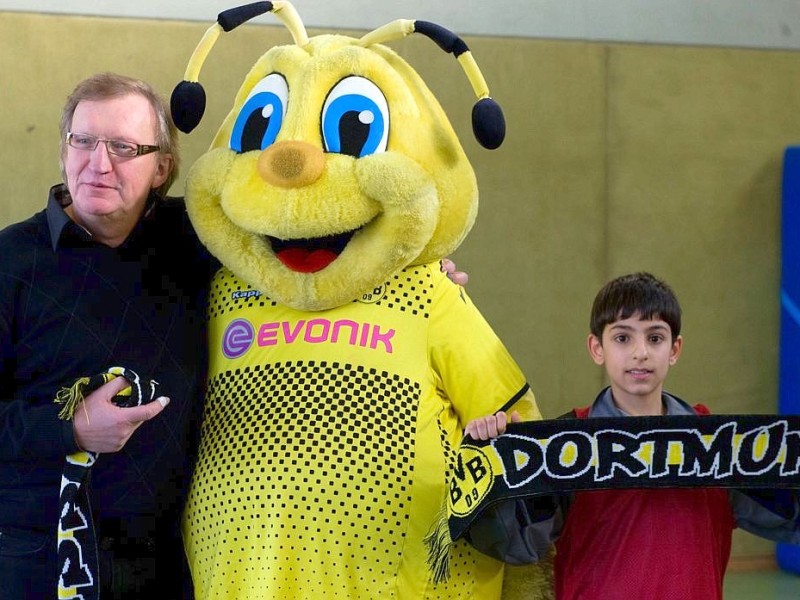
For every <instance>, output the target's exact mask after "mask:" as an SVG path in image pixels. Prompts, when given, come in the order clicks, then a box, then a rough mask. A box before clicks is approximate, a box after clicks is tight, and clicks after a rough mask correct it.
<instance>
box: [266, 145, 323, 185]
mask: <svg viewBox="0 0 800 600" xmlns="http://www.w3.org/2000/svg"><path fill="white" fill-rule="evenodd" d="M324 168H325V155H324V154H323V153H322V150H320V149H319V148H317V147H316V146H312V145H311V144H309V143H308V142H302V141H288V142H276V143H275V144H273V145H272V146H270V147H269V148H267V149H266V150H264V152H262V153H261V156H259V157H258V172H259V174H260V175H261V178H262V179H264V181H266V182H267V183H271V184H272V185H277V186H279V187H282V188H299V187H303V186H306V185H309V184H312V183H314V182H315V181H316V180H317V179H319V176H320V175H322V170H323V169H324Z"/></svg>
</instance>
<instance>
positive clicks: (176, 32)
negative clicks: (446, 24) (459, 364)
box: [0, 12, 800, 556]
mask: <svg viewBox="0 0 800 600" xmlns="http://www.w3.org/2000/svg"><path fill="white" fill-rule="evenodd" d="M209 24H210V23H184V22H174V21H138V20H118V19H100V18H85V17H63V16H61V17H54V16H44V15H28V14H24V13H2V12H0V36H2V39H3V40H4V43H3V45H2V47H0V73H2V81H3V85H2V96H1V97H0V100H1V101H2V107H3V118H2V119H1V120H0V139H2V140H3V143H2V144H0V169H2V173H3V175H4V184H5V186H4V188H5V189H4V192H5V193H4V198H3V200H2V202H0V223H8V222H11V221H14V220H18V219H21V218H23V217H26V216H28V215H29V214H31V213H32V212H34V211H36V210H39V209H40V208H42V207H43V205H44V202H45V197H46V193H47V189H48V188H49V186H50V185H51V184H52V183H54V182H56V181H57V180H58V177H59V175H58V168H57V147H58V140H57V135H58V117H59V112H60V108H61V105H62V103H63V101H64V99H65V97H66V95H67V94H68V93H69V91H70V90H71V89H72V86H73V85H74V83H75V82H76V81H77V80H78V79H80V78H82V77H84V76H86V75H88V74H91V73H93V72H96V71H100V70H115V71H121V72H125V73H128V74H131V75H135V76H139V77H142V78H144V79H147V80H149V81H151V82H152V83H154V84H155V85H156V86H157V87H158V88H159V89H160V90H161V91H162V92H163V93H164V94H165V95H169V93H170V92H171V90H172V88H173V86H174V85H175V83H177V82H178V81H179V80H180V79H181V78H182V75H183V70H184V67H185V65H186V61H187V59H188V57H189V55H190V54H191V52H192V50H193V49H194V46H195V44H196V43H197V42H198V40H199V39H200V36H201V35H202V33H203V32H204V31H205V29H206V27H207V26H208V25H209ZM311 33H312V34H313V33H314V32H313V31H311ZM288 41H289V37H288V35H287V33H286V32H285V31H283V30H282V29H280V28H278V27H265V26H245V27H242V28H240V29H239V30H236V31H235V32H233V33H230V34H226V35H225V36H223V37H222V39H220V41H219V42H218V43H217V45H216V47H215V48H214V51H213V52H212V54H211V55H210V57H209V59H208V60H207V61H206V63H205V66H204V69H203V72H202V74H201V81H202V82H203V85H204V87H205V89H206V92H207V94H208V100H209V106H208V109H207V112H206V117H205V119H204V121H203V122H202V123H201V125H200V126H199V127H198V129H197V130H196V131H195V132H194V133H192V134H191V135H190V136H184V138H183V145H184V155H185V159H186V162H185V165H186V167H185V168H184V170H183V172H184V173H185V172H186V168H188V165H189V164H191V162H192V161H193V160H194V159H195V158H196V157H197V156H199V154H200V153H201V152H202V151H203V149H204V148H205V146H206V145H207V144H208V143H209V142H210V140H211V137H212V135H213V132H214V129H215V126H216V124H217V123H218V122H219V121H221V119H222V118H223V116H224V115H225V114H226V113H227V110H228V104H229V102H230V101H231V99H232V97H233V94H234V92H235V91H236V89H237V87H238V84H239V81H240V79H241V78H242V77H243V76H244V74H245V73H246V72H247V70H248V69H249V67H250V66H251V65H252V64H253V63H254V62H255V60H256V58H257V57H258V56H259V55H260V54H261V53H262V52H264V51H265V50H266V49H267V48H268V47H270V46H271V45H274V44H280V43H288ZM466 41H467V42H468V44H469V45H470V47H471V48H472V50H473V53H474V55H475V56H476V58H477V60H478V62H479V64H480V66H481V68H482V70H483V72H484V75H485V76H486V78H487V80H488V82H489V86H490V88H491V90H492V93H493V95H494V97H495V98H496V99H497V100H498V101H499V102H500V104H501V105H502V106H503V108H504V110H505V114H506V119H507V123H508V136H507V139H506V142H505V144H504V145H503V146H502V147H501V148H500V149H498V150H496V151H493V152H491V151H486V150H483V149H481V148H480V147H478V145H477V144H476V143H475V142H474V140H473V138H472V135H471V132H470V125H469V122H470V116H469V115H470V111H471V108H472V104H473V102H474V97H473V95H472V92H471V89H470V87H469V85H468V83H467V81H466V79H465V78H464V76H463V73H462V71H461V70H460V68H458V66H457V65H456V63H455V61H454V59H453V58H452V57H451V56H448V55H445V54H444V53H442V52H440V51H439V50H438V48H437V47H436V46H435V45H434V44H433V43H432V42H430V41H429V40H427V39H424V38H422V37H414V38H410V39H406V40H404V41H402V42H399V43H396V44H392V46H393V47H394V48H395V49H397V50H398V51H399V52H400V53H401V54H402V55H404V56H405V57H406V58H407V59H408V60H409V62H410V63H411V64H412V65H413V66H414V67H416V68H417V69H418V70H419V72H420V73H421V74H422V75H423V76H424V77H425V78H426V80H427V81H428V83H429V85H430V87H431V88H432V89H433V90H434V92H436V93H437V94H438V96H439V97H440V99H441V101H442V104H443V105H444V107H445V109H446V110H447V112H448V114H449V115H450V117H451V120H452V121H453V124H454V126H455V127H456V129H457V130H458V131H459V132H460V133H461V136H462V141H463V143H464V145H465V147H466V149H467V152H468V154H469V155H470V156H471V157H472V159H473V162H474V165H475V168H476V171H477V174H478V180H479V183H480V186H481V190H482V192H481V212H480V214H479V216H478V222H477V224H476V226H475V228H474V229H473V231H472V233H471V234H470V236H469V237H468V238H467V240H466V242H465V243H464V244H463V246H462V247H461V248H460V249H459V250H458V252H457V253H456V255H455V258H456V260H457V262H458V264H459V266H460V267H463V268H465V269H467V270H468V271H469V273H470V276H471V281H470V283H469V286H468V291H469V293H470V295H471V296H472V297H473V299H474V300H475V301H476V303H477V304H478V306H479V307H480V308H481V309H482V311H483V312H484V314H485V315H486V317H487V319H488V320H489V321H490V323H492V325H493V326H494V327H495V329H496V330H497V332H498V333H499V334H500V336H501V337H502V338H503V339H504V341H505V342H506V344H507V345H508V347H509V348H510V349H511V351H512V352H513V354H514V355H515V356H516V357H517V359H518V360H519V362H520V364H521V365H522V367H523V369H524V370H525V372H526V373H527V375H528V377H529V379H530V382H531V384H532V386H533V389H534V391H535V392H536V394H537V397H538V399H539V401H540V404H541V407H542V410H543V412H544V413H545V415H547V416H557V415H559V414H561V413H562V412H564V411H565V410H567V409H569V408H571V407H573V406H577V405H583V404H587V403H589V402H590V401H591V400H592V399H593V398H594V395H595V393H596V392H597V391H598V390H599V388H600V387H601V386H602V385H603V384H604V379H603V374H602V372H601V371H599V370H598V368H597V367H595V366H594V365H593V364H592V363H591V361H590V360H589V358H588V355H587V354H586V351H585V349H584V341H585V337H586V333H587V321H588V311H589V307H590V304H591V300H592V298H593V296H594V293H595V292H596V290H597V289H598V288H599V287H600V285H602V283H603V282H604V281H605V280H606V279H607V278H609V277H612V276H616V275H619V274H621V273H623V272H626V271H631V270H640V269H645V270H651V271H652V272H654V273H655V274H657V275H660V276H662V277H664V278H666V279H667V280H668V281H669V282H671V283H672V285H673V286H674V287H675V289H676V290H677V292H678V294H679V296H680V298H681V300H682V303H683V307H684V311H685V319H684V337H685V345H684V354H683V357H682V359H681V361H680V362H679V364H678V365H677V366H676V367H675V368H674V371H673V373H672V374H671V376H670V379H669V380H668V385H667V388H668V389H670V390H672V391H673V392H674V393H676V394H678V395H679V396H682V397H684V398H685V399H687V400H690V401H692V402H704V403H707V404H708V405H710V406H711V408H712V409H714V410H715V411H717V412H727V413H737V412H773V411H774V410H775V407H776V403H777V400H776V393H777V391H776V388H777V350H778V314H779V312H778V309H779V303H778V289H779V275H780V182H781V159H782V152H783V149H784V147H785V146H786V145H787V144H792V143H795V142H800V117H799V116H798V108H800V54H798V53H797V52H792V51H767V50H734V49H726V48H713V47H703V48H694V47H678V46H657V45H625V44H604V43H582V42H567V41H548V40H531V39H507V38H506V39H500V38H484V37H480V38H478V37H475V38H466ZM172 191H173V193H176V194H179V193H181V191H182V186H181V185H176V186H175V188H173V190H172ZM770 549H771V545H770V544H768V543H764V542H761V541H760V540H756V539H755V538H752V537H748V536H746V535H738V536H737V538H736V546H735V549H734V552H735V554H736V555H738V556H744V555H753V554H761V553H765V552H769V551H770Z"/></svg>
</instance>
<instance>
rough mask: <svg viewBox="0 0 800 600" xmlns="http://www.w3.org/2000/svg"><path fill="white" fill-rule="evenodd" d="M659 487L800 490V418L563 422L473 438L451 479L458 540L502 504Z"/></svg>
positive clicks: (452, 519) (535, 423) (451, 515)
mask: <svg viewBox="0 0 800 600" xmlns="http://www.w3.org/2000/svg"><path fill="white" fill-rule="evenodd" d="M658 487H664V488H668V487H722V488H772V489H780V488H799V487H800V417H798V416H774V415H707V416H691V415H686V416H683V415H681V416H669V417H623V418H599V419H556V420H550V421H532V422H526V423H514V424H511V425H509V426H508V430H507V431H506V433H505V434H503V435H501V436H498V437H497V438H495V439H492V440H487V441H475V440H472V439H471V438H465V440H464V442H463V444H462V445H461V447H460V449H459V451H458V456H457V459H456V468H455V471H454V473H453V476H452V478H451V480H450V489H449V498H448V508H449V511H448V514H449V529H450V536H451V538H452V539H453V540H456V539H458V538H460V537H461V536H462V535H463V533H464V532H465V531H466V529H467V528H468V526H469V524H470V523H471V522H472V521H473V520H474V519H475V517H477V516H478V515H479V514H480V513H481V512H482V511H483V510H484V509H485V508H486V507H487V506H489V505H491V504H493V503H495V502H499V501H501V500H507V499H512V498H524V497H532V496H542V495H551V494H557V493H563V492H574V491H580V490H599V489H609V488H658Z"/></svg>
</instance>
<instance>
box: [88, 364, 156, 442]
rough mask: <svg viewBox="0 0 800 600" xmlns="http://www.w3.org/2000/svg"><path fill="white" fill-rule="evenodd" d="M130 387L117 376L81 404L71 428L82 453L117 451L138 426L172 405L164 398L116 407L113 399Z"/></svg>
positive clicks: (122, 378) (126, 381)
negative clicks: (128, 406)
mask: <svg viewBox="0 0 800 600" xmlns="http://www.w3.org/2000/svg"><path fill="white" fill-rule="evenodd" d="M128 385H130V384H129V383H128V380H127V379H125V378H124V377H115V378H114V379H112V380H111V381H109V382H108V383H106V384H104V385H102V386H101V387H99V388H97V389H96V390H95V391H93V392H92V393H91V394H88V395H87V396H86V397H85V398H84V399H83V401H82V402H81V403H80V404H78V406H77V408H76V409H75V414H74V415H73V418H72V426H73V429H74V431H75V441H76V442H77V444H78V446H79V447H80V448H81V450H87V451H91V452H118V451H119V450H121V449H122V447H123V446H124V445H125V444H126V443H127V441H128V439H130V437H131V435H133V432H134V431H136V429H137V428H138V427H139V425H141V424H142V423H144V422H145V421H148V420H149V419H152V418H153V417H155V416H156V415H158V413H160V412H161V411H162V410H164V407H165V406H166V405H167V403H168V402H169V398H167V397H165V396H161V397H159V398H156V401H155V402H150V403H149V404H142V405H141V406H132V407H130V408H123V407H120V406H117V405H115V404H114V403H113V402H112V401H111V399H112V398H113V397H114V396H116V395H117V394H118V393H119V392H120V390H122V389H124V388H126V387H127V386H128Z"/></svg>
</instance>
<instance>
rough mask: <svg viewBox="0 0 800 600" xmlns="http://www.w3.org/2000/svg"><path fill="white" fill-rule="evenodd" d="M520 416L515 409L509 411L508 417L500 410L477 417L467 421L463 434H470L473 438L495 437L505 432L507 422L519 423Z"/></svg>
mask: <svg viewBox="0 0 800 600" xmlns="http://www.w3.org/2000/svg"><path fill="white" fill-rule="evenodd" d="M519 421H520V416H519V413H518V412H517V411H514V412H512V413H511V416H510V417H509V416H508V415H507V414H506V413H504V412H502V411H500V412H499V413H495V414H493V415H489V416H488V417H479V418H477V419H473V420H472V421H470V422H469V423H467V426H466V428H465V429H464V435H468V436H470V437H471V438H472V439H473V440H489V439H492V438H496V437H497V436H498V435H502V434H504V433H505V432H506V426H507V425H508V424H509V423H519Z"/></svg>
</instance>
